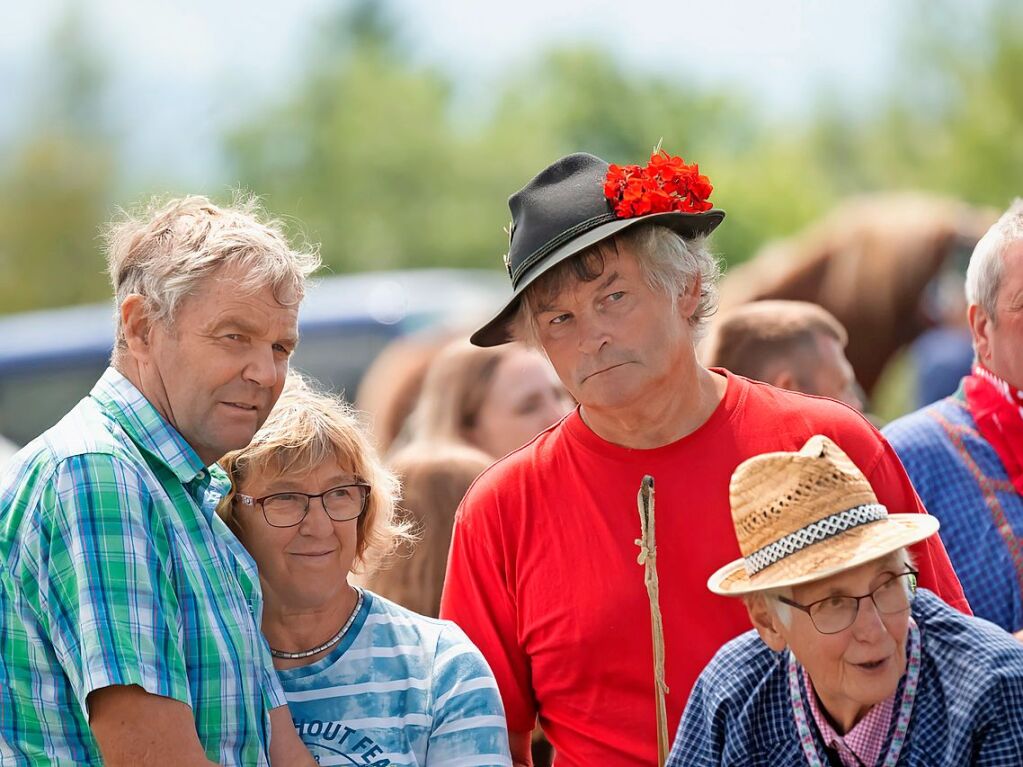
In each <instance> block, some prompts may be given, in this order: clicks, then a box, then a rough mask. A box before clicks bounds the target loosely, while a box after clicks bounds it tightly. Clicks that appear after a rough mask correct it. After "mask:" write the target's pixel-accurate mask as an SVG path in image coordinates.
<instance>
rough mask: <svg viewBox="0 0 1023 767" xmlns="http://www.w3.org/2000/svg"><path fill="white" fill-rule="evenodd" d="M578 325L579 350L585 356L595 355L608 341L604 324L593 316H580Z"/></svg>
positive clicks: (608, 336) (608, 337)
mask: <svg viewBox="0 0 1023 767" xmlns="http://www.w3.org/2000/svg"><path fill="white" fill-rule="evenodd" d="M577 322H578V325H579V350H580V351H581V352H583V353H585V354H597V353H598V352H599V351H600V350H601V349H602V348H603V347H604V345H605V344H607V342H608V341H610V335H609V334H608V331H607V327H606V325H605V323H604V322H603V321H602V320H601V319H600V317H598V316H595V315H590V316H585V315H583V316H581V317H580V318H579V319H578V320H577Z"/></svg>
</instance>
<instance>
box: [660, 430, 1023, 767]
mask: <svg viewBox="0 0 1023 767" xmlns="http://www.w3.org/2000/svg"><path fill="white" fill-rule="evenodd" d="M730 496H731V506H732V518H733V521H734V523H735V532H736V535H737V537H738V539H739V547H740V549H741V551H742V553H743V557H742V558H741V559H739V560H737V561H735V562H732V563H731V564H728V565H726V566H725V567H723V568H721V569H720V570H718V571H717V572H716V573H715V574H714V575H713V576H711V578H710V580H709V581H708V584H707V585H708V587H709V588H710V590H711V591H713V592H715V593H717V594H722V595H724V596H733V597H741V598H742V599H743V601H744V603H745V605H746V609H747V610H748V612H749V616H750V618H751V620H752V621H753V625H754V626H755V629H756V630H755V631H749V632H747V633H745V634H743V635H742V636H740V637H738V638H737V639H735V640H733V641H731V642H729V643H728V644H727V645H725V646H724V647H723V648H722V649H721V650H720V651H719V652H718V653H717V655H715V657H714V659H713V660H712V661H711V662H710V664H709V665H708V666H707V668H706V669H704V671H703V673H702V674H701V675H700V677H699V679H698V680H697V683H696V686H695V687H694V688H693V692H692V695H691V697H690V699H689V704H688V706H687V707H686V710H685V714H684V715H683V717H682V722H681V724H680V725H679V729H678V735H677V738H676V740H675V745H674V748H673V750H672V753H671V757H670V758H669V760H668V764H669V765H674V766H676V767H682V766H683V765H684V766H685V767H700V766H701V765H771V766H772V767H773V765H795V764H804V763H806V764H810V765H827V764H831V765H846V766H847V767H860V766H861V765H869V766H871V767H873V765H885V767H891V766H893V765H967V764H970V765H988V766H989V767H994V766H996V765H999V766H1000V765H1004V766H1005V767H1009V765H1013V766H1014V767H1018V765H1020V764H1023V648H1021V647H1020V646H1019V644H1018V643H1017V642H1016V641H1015V640H1013V638H1012V637H1011V636H1010V635H1009V634H1007V633H1006V632H1004V631H1003V630H1002V629H1000V628H998V627H997V626H995V625H993V624H991V623H988V622H987V621H984V620H981V619H979V618H972V617H967V616H965V615H963V614H962V613H959V612H957V611H956V610H953V609H951V608H950V607H948V606H947V605H946V604H945V603H944V602H942V601H941V600H940V599H938V598H937V597H936V596H935V595H934V594H932V593H931V592H930V591H927V590H926V589H922V588H920V589H918V587H917V571H916V570H915V569H914V568H913V562H912V560H911V558H910V555H909V553H908V551H907V548H906V547H907V546H910V545H912V544H914V543H917V542H919V541H922V540H924V539H926V538H928V537H929V536H932V535H934V533H935V532H937V529H938V521H937V520H936V519H935V518H934V517H930V516H927V515H924V514H899V513H893V514H889V513H888V510H887V509H886V508H885V507H884V506H882V505H881V504H879V503H878V500H877V497H876V496H875V494H874V491H873V489H872V488H871V486H870V484H869V483H868V481H867V479H866V478H865V477H864V475H863V474H862V473H861V472H860V470H859V469H858V468H857V467H856V466H855V465H854V464H853V462H852V461H851V460H850V459H849V457H848V456H846V455H845V453H843V452H842V451H841V450H840V449H839V447H838V446H837V445H836V444H835V443H834V442H832V441H831V440H829V439H828V438H827V437H824V436H820V435H818V436H814V437H812V438H811V439H810V440H809V441H808V442H807V443H806V444H805V445H804V446H803V448H802V449H801V450H800V451H799V452H794V453H767V454H764V455H760V456H756V457H754V458H750V459H748V460H747V461H745V462H743V463H742V464H741V465H740V466H739V467H738V468H737V469H736V470H735V473H734V475H733V476H732V480H731V487H730ZM893 511H897V510H893Z"/></svg>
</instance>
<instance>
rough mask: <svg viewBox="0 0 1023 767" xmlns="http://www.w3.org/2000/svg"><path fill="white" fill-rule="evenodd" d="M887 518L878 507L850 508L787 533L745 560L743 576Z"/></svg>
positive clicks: (879, 505) (882, 508)
mask: <svg viewBox="0 0 1023 767" xmlns="http://www.w3.org/2000/svg"><path fill="white" fill-rule="evenodd" d="M887 518H888V509H886V508H885V507H884V506H882V505H881V504H879V503H867V504H863V505H862V506H854V507H853V508H851V509H847V510H846V511H840V512H839V513H837V514H832V515H831V516H828V517H823V518H821V519H818V520H817V521H816V522H812V523H810V524H809V525H807V526H806V527H801V528H800V529H798V530H796V531H794V532H791V533H789V534H788V535H786V536H784V537H782V538H779V539H778V540H776V541H772V542H771V543H769V544H767V545H766V546H764V547H763V548H761V549H757V550H756V551H754V552H753V553H752V554H749V555H748V556H746V557H745V562H746V573H747V575H749V576H753V575H756V574H757V573H759V572H760V571H761V570H765V569H766V568H768V567H770V566H771V565H773V564H775V563H776V562H780V561H781V560H783V559H785V558H786V557H789V556H792V555H793V554H795V553H796V552H798V551H802V550H803V549H805V548H806V547H807V546H812V545H813V544H815V543H820V542H821V541H825V540H827V539H828V538H833V537H834V536H836V535H839V534H841V533H844V532H846V531H847V530H852V529H853V528H856V527H860V526H862V525H866V524H869V523H871V522H880V521H881V520H883V519H887Z"/></svg>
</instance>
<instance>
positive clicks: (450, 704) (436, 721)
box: [426, 624, 511, 767]
mask: <svg viewBox="0 0 1023 767" xmlns="http://www.w3.org/2000/svg"><path fill="white" fill-rule="evenodd" d="M432 695H433V706H432V709H433V729H432V731H431V732H430V741H429V745H428V748H427V760H426V761H427V765H437V767H440V765H449V764H457V765H459V767H511V754H510V752H509V750H508V726H507V723H506V721H505V718H504V706H503V705H502V703H501V695H500V693H499V692H498V690H497V682H496V681H495V679H494V674H493V672H491V670H490V667H489V666H488V665H487V662H486V661H485V660H484V659H483V655H482V654H481V653H480V651H479V650H477V649H476V647H475V645H473V644H472V642H470V641H469V638H468V637H466V636H465V634H464V633H462V630H461V629H459V628H458V627H457V626H455V625H454V624H448V625H446V626H445V627H444V630H443V631H442V632H441V634H440V638H439V640H438V643H437V655H436V657H435V659H434V664H433V687H432Z"/></svg>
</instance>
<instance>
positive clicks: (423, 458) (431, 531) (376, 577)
mask: <svg viewBox="0 0 1023 767" xmlns="http://www.w3.org/2000/svg"><path fill="white" fill-rule="evenodd" d="M490 462H491V459H490V456H488V455H487V454H486V453H483V452H482V451H480V450H477V449H475V448H472V447H469V446H467V445H456V444H442V445H437V444H429V443H425V442H416V443H413V444H411V445H408V446H407V447H405V448H403V449H402V450H400V451H398V452H397V453H396V454H395V455H394V456H393V458H391V460H390V467H391V469H392V470H393V471H394V472H395V473H396V474H397V475H398V476H399V477H400V478H401V481H402V486H403V488H404V501H403V502H402V508H403V510H404V511H405V512H406V513H407V515H408V519H409V521H410V522H412V523H413V524H414V525H415V530H416V531H417V533H418V534H419V541H418V543H417V544H416V546H415V548H414V550H413V551H412V552H411V553H405V552H396V553H395V554H393V555H392V556H391V557H389V558H388V559H387V560H385V561H384V562H382V563H381V566H380V567H379V568H377V569H376V570H374V571H373V572H372V573H370V574H368V575H367V576H365V577H363V578H361V579H360V580H361V582H362V583H363V585H365V586H366V587H367V588H368V589H370V591H373V592H375V593H377V594H380V595H381V596H384V597H387V598H388V599H390V600H392V601H394V602H397V603H398V604H400V605H402V606H403V607H407V608H408V609H410V610H413V611H415V612H417V613H420V614H422V615H429V616H432V617H434V618H436V617H437V615H438V614H439V613H440V595H441V591H442V589H443V587H444V572H445V570H446V568H447V562H448V549H449V548H450V546H451V528H452V526H453V525H454V522H455V510H456V509H457V508H458V505H459V504H460V503H461V502H462V497H463V496H464V495H465V492H466V491H467V490H468V489H469V485H471V484H472V483H473V480H475V479H476V477H477V476H479V474H480V473H482V472H483V470H484V469H486V468H487V466H489V465H490Z"/></svg>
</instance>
